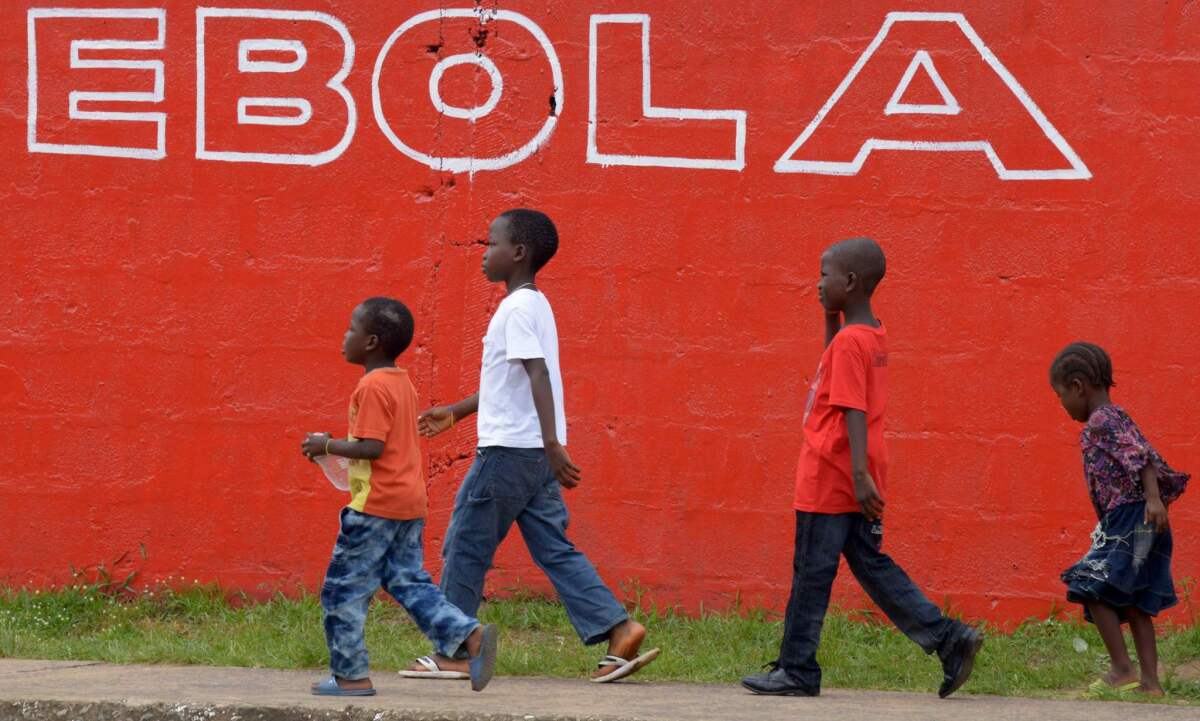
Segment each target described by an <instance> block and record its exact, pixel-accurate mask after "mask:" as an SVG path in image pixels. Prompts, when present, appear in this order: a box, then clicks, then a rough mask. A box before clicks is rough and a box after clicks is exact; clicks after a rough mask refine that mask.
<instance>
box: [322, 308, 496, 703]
mask: <svg viewBox="0 0 1200 721" xmlns="http://www.w3.org/2000/svg"><path fill="white" fill-rule="evenodd" d="M412 337H413V317H412V314H411V313H410V312H409V310H408V308H406V307H405V306H404V304H403V303H401V302H400V301H398V300H393V299H391V298H381V297H379V298H368V299H367V300H365V301H363V302H362V304H361V305H359V306H358V307H357V308H355V309H354V313H353V314H352V315H351V317H350V328H349V329H348V330H347V331H346V335H345V337H344V339H343V341H342V355H344V356H345V357H346V360H347V361H349V362H350V363H354V364H356V365H361V366H364V367H365V368H366V374H365V375H364V376H363V378H362V380H360V381H359V382H358V387H357V388H355V389H354V395H353V396H352V397H351V399H350V432H349V437H348V438H347V439H346V440H335V439H334V438H333V437H332V436H330V434H328V433H309V434H308V435H307V437H305V439H304V441H303V442H302V443H301V444H300V445H301V450H302V451H303V453H304V455H305V456H307V457H308V458H309V459H310V460H312V459H314V458H316V457H317V456H321V455H326V454H328V455H336V456H342V457H344V458H349V459H353V460H352V462H351V464H350V473H349V476H350V503H349V505H347V506H346V507H345V508H343V509H342V513H341V530H340V531H339V533H338V537H337V544H336V545H335V546H334V548H333V559H332V560H331V561H330V562H329V570H328V571H327V572H326V573H325V583H324V585H323V586H322V587H321V608H322V609H323V611H324V623H325V640H326V642H327V643H328V645H329V666H330V670H331V671H332V675H330V677H329V678H327V679H325V680H323V681H321V682H319V683H315V684H313V686H312V692H313V693H314V694H316V695H318V696H374V695H375V688H374V687H373V686H372V684H371V679H370V678H369V677H368V675H367V647H366V644H365V642H364V640H363V625H364V623H365V622H366V618H367V609H368V607H369V606H370V603H371V599H372V598H373V597H374V596H375V592H376V591H377V590H379V586H380V585H381V584H382V585H383V587H384V588H386V589H387V592H388V593H390V594H391V595H392V597H393V598H395V599H396V600H397V601H398V602H399V603H400V605H402V606H404V608H405V610H407V611H408V613H409V615H411V616H412V618H413V620H414V621H416V623H417V626H418V627H419V628H420V629H421V631H422V632H423V633H424V634H425V636H426V637H427V638H429V640H430V641H432V642H433V643H434V645H435V646H436V647H437V648H438V650H439V651H440V652H441V653H445V654H446V655H453V654H455V653H458V652H459V651H460V650H461V651H463V652H465V653H466V654H467V655H468V656H469V657H470V663H469V668H470V676H471V687H472V688H473V689H474V690H476V691H482V690H483V687H484V686H486V685H487V683H488V681H489V680H491V677H492V672H493V670H494V668H495V662H496V627H495V626H493V625H490V624H489V625H487V626H481V625H480V623H479V621H477V620H475V619H474V618H471V617H470V616H468V615H466V614H464V613H463V612H462V611H460V610H459V609H458V607H456V606H455V605H454V604H452V603H450V602H449V601H447V600H446V597H445V596H444V595H442V592H441V589H439V588H438V587H437V585H435V584H434V583H433V579H432V578H430V576H429V574H428V573H427V572H426V571H425V568H424V558H423V548H422V540H421V532H422V530H423V529H424V528H425V513H426V507H427V504H428V501H427V499H426V496H425V477H424V473H423V470H422V466H421V450H420V447H419V445H418V442H419V438H418V435H417V412H418V410H417V391H416V389H415V388H414V387H413V384H412V381H410V380H409V378H408V372H407V371H405V370H404V369H403V368H397V367H396V357H397V356H399V355H400V354H401V353H403V352H404V350H405V349H406V348H408V345H409V343H411V342H412Z"/></svg>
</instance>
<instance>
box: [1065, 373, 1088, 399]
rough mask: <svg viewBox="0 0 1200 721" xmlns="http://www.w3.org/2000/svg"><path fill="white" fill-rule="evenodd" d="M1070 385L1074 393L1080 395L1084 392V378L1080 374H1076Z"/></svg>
mask: <svg viewBox="0 0 1200 721" xmlns="http://www.w3.org/2000/svg"><path fill="white" fill-rule="evenodd" d="M1069 387H1070V388H1071V392H1072V393H1077V394H1079V395H1083V394H1084V390H1085V388H1084V387H1083V379H1082V378H1080V377H1079V376H1075V377H1074V378H1072V379H1071V381H1070V384H1069Z"/></svg>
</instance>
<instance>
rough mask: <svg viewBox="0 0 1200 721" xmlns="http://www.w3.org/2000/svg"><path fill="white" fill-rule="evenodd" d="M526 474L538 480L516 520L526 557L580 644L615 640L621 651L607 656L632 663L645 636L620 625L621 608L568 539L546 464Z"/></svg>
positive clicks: (562, 507)
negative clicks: (542, 576)
mask: <svg viewBox="0 0 1200 721" xmlns="http://www.w3.org/2000/svg"><path fill="white" fill-rule="evenodd" d="M529 472H530V473H536V474H538V477H537V478H531V479H530V480H532V481H534V482H538V486H537V490H536V492H535V493H534V494H533V497H532V498H530V500H529V502H528V504H526V506H525V509H524V510H523V511H522V512H521V513H520V515H518V516H517V526H518V527H519V528H520V529H521V536H522V537H524V539H525V545H526V546H527V547H528V548H529V554H530V555H531V556H532V557H533V560H534V562H535V563H537V565H538V567H539V568H541V569H542V571H543V572H544V573H545V574H546V576H547V577H548V578H549V579H550V582H551V583H552V584H554V590H556V591H557V592H558V597H559V598H560V599H561V600H562V603H563V606H565V607H566V610H567V616H568V618H570V620H571V625H572V626H574V627H575V632H576V633H578V634H579V638H580V639H581V640H582V641H583V642H584V643H585V644H588V645H591V644H596V643H600V642H601V641H605V640H610V641H612V640H618V641H620V643H618V644H617V645H618V646H622V645H623V646H626V647H625V648H615V649H614V648H612V644H611V643H610V654H612V655H615V656H620V657H622V658H632V657H630V656H627V655H626V654H629V653H631V652H632V653H634V654H635V655H636V652H637V650H638V647H640V646H641V641H642V638H644V636H645V630H644V629H641V627H640V626H638V627H637V628H633V627H632V626H633V624H632V623H631V624H627V625H624V626H623V625H622V624H625V622H626V621H628V620H629V614H628V613H626V612H625V607H624V606H622V605H621V603H620V602H619V601H617V599H616V597H615V596H614V595H613V593H612V591H611V590H609V588H608V586H606V585H604V581H603V580H601V579H600V574H599V573H597V572H596V567H595V566H593V565H592V563H591V561H589V560H588V559H587V556H585V555H583V553H581V552H580V551H579V550H578V549H577V548H575V544H573V543H571V541H570V540H568V539H567V525H568V523H569V515H568V513H567V506H566V504H564V503H563V499H562V493H561V491H560V490H559V486H558V481H557V480H556V479H555V478H554V475H553V473H551V472H550V470H549V463H548V462H546V461H544V460H543V462H542V463H540V464H537V465H532V466H531V467H530V469H529ZM618 626H620V627H621V629H620V631H621V632H622V633H621V634H620V635H621V638H620V639H610V636H616V635H617V634H616V631H615V629H616V628H617V627H618Z"/></svg>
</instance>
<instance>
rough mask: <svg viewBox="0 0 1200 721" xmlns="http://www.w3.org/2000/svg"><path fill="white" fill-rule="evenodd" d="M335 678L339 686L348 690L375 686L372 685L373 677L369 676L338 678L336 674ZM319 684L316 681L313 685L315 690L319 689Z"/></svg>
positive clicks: (361, 689)
mask: <svg viewBox="0 0 1200 721" xmlns="http://www.w3.org/2000/svg"><path fill="white" fill-rule="evenodd" d="M333 678H334V680H336V681H337V685H338V688H344V689H346V690H348V691H365V690H367V689H369V688H373V686H372V685H371V679H369V678H360V679H355V680H354V681H351V680H350V679H346V678H338V677H337V676H334V677H333ZM317 686H318V684H316V683H314V684H313V685H312V688H313V690H314V691H316V690H317Z"/></svg>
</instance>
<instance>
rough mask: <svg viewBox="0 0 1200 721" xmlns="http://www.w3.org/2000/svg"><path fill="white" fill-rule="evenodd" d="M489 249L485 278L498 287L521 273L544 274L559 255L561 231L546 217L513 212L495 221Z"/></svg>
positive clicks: (532, 212) (525, 211) (490, 230)
mask: <svg viewBox="0 0 1200 721" xmlns="http://www.w3.org/2000/svg"><path fill="white" fill-rule="evenodd" d="M487 246H488V249H487V252H485V253H484V254H483V274H484V275H486V276H487V279H488V280H490V281H492V282H493V283H498V282H501V281H505V280H508V279H509V278H511V277H512V276H513V275H515V274H516V273H518V272H519V271H521V270H527V271H528V272H529V273H530V274H531V275H533V274H536V273H537V272H538V271H539V270H541V269H542V266H544V265H546V263H548V262H550V259H551V258H553V257H554V254H555V253H556V252H557V251H558V231H557V230H556V229H555V228H554V223H553V222H552V221H551V220H550V218H549V216H547V215H546V214H545V213H542V212H540V211H537V210H529V209H527V208H514V209H513V210H509V211H506V212H504V213H501V214H500V216H499V217H498V218H496V219H495V220H494V221H492V225H491V227H490V228H488V240H487Z"/></svg>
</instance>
